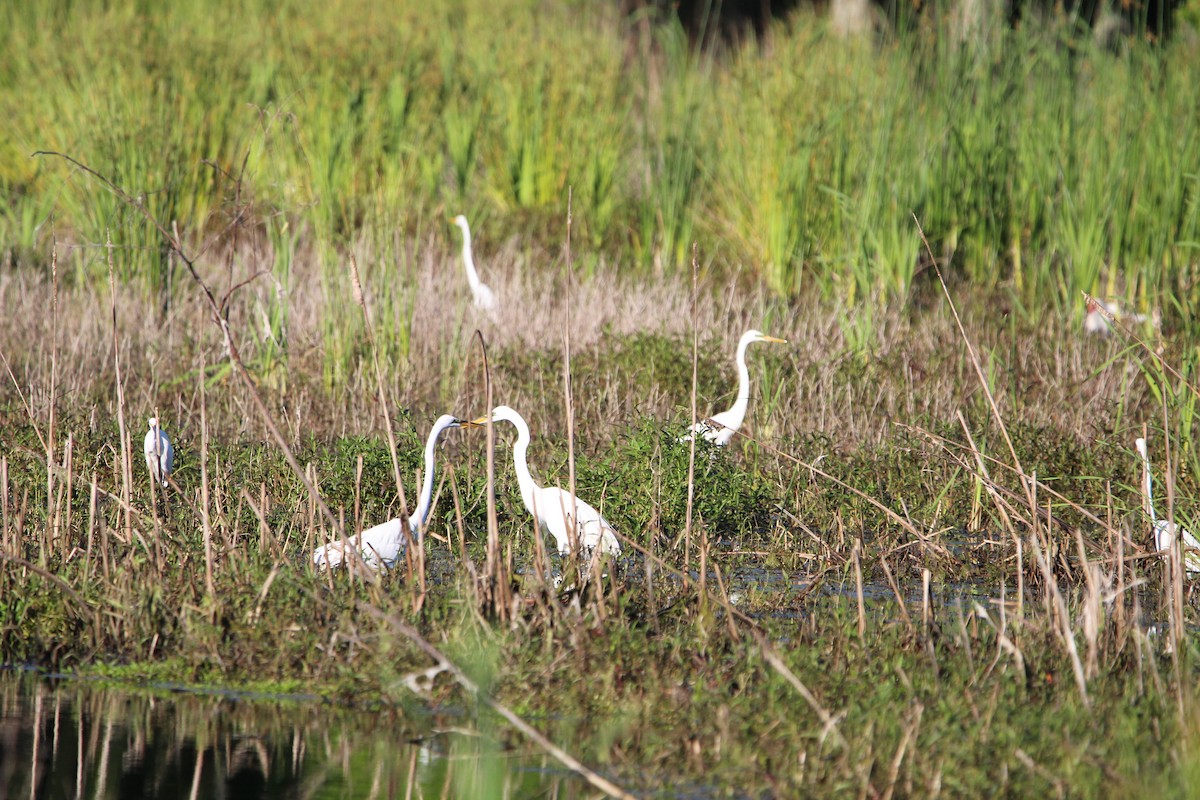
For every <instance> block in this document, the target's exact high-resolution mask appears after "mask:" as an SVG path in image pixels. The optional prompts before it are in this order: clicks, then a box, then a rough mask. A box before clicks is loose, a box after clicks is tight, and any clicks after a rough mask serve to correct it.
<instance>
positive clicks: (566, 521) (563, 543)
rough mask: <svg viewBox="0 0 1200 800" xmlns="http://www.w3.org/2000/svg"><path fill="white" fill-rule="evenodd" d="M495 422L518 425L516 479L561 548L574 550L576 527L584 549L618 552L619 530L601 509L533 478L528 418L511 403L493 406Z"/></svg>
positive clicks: (476, 424)
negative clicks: (570, 530) (573, 539)
mask: <svg viewBox="0 0 1200 800" xmlns="http://www.w3.org/2000/svg"><path fill="white" fill-rule="evenodd" d="M486 422H487V417H480V418H479V419H477V420H472V421H471V422H469V423H467V424H468V425H470V426H472V427H480V426H482V425H484V424H485V423H486ZM492 422H511V423H512V424H513V427H515V428H516V429H517V441H516V443H515V444H514V445H513V465H514V466H515V467H516V470H517V483H518V484H519V485H520V487H521V501H522V502H523V503H525V508H527V509H528V510H529V513H530V514H533V518H534V519H536V520H537V521H538V525H539V526H540V527H541V529H542V530H543V531H547V532H549V533H550V535H551V536H553V537H554V541H555V544H556V545H557V547H558V552H559V553H562V554H566V553H569V552H570V551H571V535H570V533H569V532H568V531H569V529H571V528H574V532H575V539H576V541H577V543H578V546H579V547H580V548H582V550H583V551H584V552H585V553H588V552H591V551H592V550H594V549H595V548H596V547H597V546H599V548H600V550H601V552H604V553H609V554H611V555H619V554H620V552H621V544H620V542H618V541H617V536H616V531H615V529H614V528H613V526H612V525H610V524H609V522H608V520H606V519H605V518H604V517H603V516H601V515H600V512H599V511H597V510H596V509H594V508H592V507H591V506H590V505H588V504H587V503H585V502H584V501H582V500H580V499H579V498H578V497H575V496H574V495H572V494H571V493H570V492H568V491H566V490H565V489H560V488H558V487H557V486H547V487H545V488H543V487H541V486H538V485H537V483H536V482H535V481H534V480H533V475H531V474H530V473H529V463H528V461H526V454H527V453H528V451H529V439H530V437H529V426H528V425H527V424H525V418H524V417H522V416H521V415H520V414H518V413H517V412H516V411H514V410H513V409H511V408H509V407H508V406H496V407H495V408H494V409H492Z"/></svg>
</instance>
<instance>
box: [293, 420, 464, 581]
mask: <svg viewBox="0 0 1200 800" xmlns="http://www.w3.org/2000/svg"><path fill="white" fill-rule="evenodd" d="M461 425H462V420H460V419H457V418H455V417H452V416H450V415H449V414H443V415H442V416H440V417H438V418H437V421H436V422H434V423H433V429H432V430H430V431H429V439H428V440H427V441H426V442H425V481H424V483H423V484H422V485H421V494H420V495H418V496H417V508H416V510H415V511H413V513H412V516H410V517H409V518H408V519H407V520H405V519H404V518H403V517H396V518H395V519H391V520H388V521H387V522H383V523H380V524H379V525H376V526H375V527H373V528H368V529H367V530H365V531H363V532H362V533H360V534H357V535H355V536H351V537H350V538H349V539H347V540H346V541H345V542H341V541H337V542H330V543H329V544H327V545H323V546H321V547H318V548H317V549H316V550H315V551H313V564H315V565H316V566H317V567H318V568H323V567H329V568H333V567H337V566H340V565H341V563H342V562H343V561H344V560H345V559H346V552H345V547H346V546H347V545H348V546H349V547H350V548H351V549H353V550H357V551H358V555H359V557H361V558H362V560H363V561H364V562H365V563H366V564H367V566H369V567H371V568H373V569H380V568H383V569H391V568H392V567H393V566H395V564H396V561H398V560H399V559H400V558H401V557H402V556H403V555H404V548H405V546H407V544H408V540H409V538H411V539H413V541H416V542H419V541H421V537H422V535H423V532H424V530H425V522H426V521H427V520H428V519H429V507H430V504H431V503H432V502H433V476H434V471H435V469H436V460H435V458H434V448H435V447H436V446H437V440H438V437H439V436H441V435H442V431H444V430H446V429H447V428H457V427H460V426H461ZM405 523H407V525H408V535H407V536H406V535H405V530H404V525H405Z"/></svg>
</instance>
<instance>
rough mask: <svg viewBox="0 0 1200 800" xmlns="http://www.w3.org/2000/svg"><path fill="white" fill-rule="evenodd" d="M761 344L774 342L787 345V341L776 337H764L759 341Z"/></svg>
mask: <svg viewBox="0 0 1200 800" xmlns="http://www.w3.org/2000/svg"><path fill="white" fill-rule="evenodd" d="M759 341H760V342H774V343H775V344H787V339H777V338H775V337H774V336H764V337H762V338H761V339H759Z"/></svg>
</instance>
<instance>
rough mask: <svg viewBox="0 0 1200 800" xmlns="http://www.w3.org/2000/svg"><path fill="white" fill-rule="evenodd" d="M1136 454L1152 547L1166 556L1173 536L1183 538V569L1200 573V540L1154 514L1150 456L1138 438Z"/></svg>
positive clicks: (1144, 441)
mask: <svg viewBox="0 0 1200 800" xmlns="http://www.w3.org/2000/svg"><path fill="white" fill-rule="evenodd" d="M1134 444H1136V445H1137V451H1138V454H1139V455H1141V457H1142V491H1143V492H1145V493H1146V505H1147V507H1148V508H1149V510H1150V522H1151V524H1152V525H1153V526H1154V547H1155V549H1157V550H1158V552H1160V553H1162V554H1164V556H1165V555H1166V553H1167V551H1169V550H1170V549H1171V548H1172V547H1174V546H1175V534H1176V533H1178V534H1180V535H1181V536H1182V537H1183V567H1184V569H1185V570H1186V571H1187V574H1188V575H1196V574H1198V573H1200V539H1197V538H1196V537H1195V536H1194V535H1192V532H1191V531H1189V530H1188V529H1187V528H1185V527H1183V526H1182V525H1176V524H1175V523H1174V522H1171V521H1170V520H1167V519H1159V518H1158V517H1157V516H1156V515H1155V513H1154V495H1153V493H1152V492H1151V488H1150V456H1149V455H1148V454H1147V452H1146V440H1145V439H1142V438H1140V437H1139V438H1138V439H1137V441H1136V442H1135V443H1134Z"/></svg>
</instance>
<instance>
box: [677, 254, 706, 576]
mask: <svg viewBox="0 0 1200 800" xmlns="http://www.w3.org/2000/svg"><path fill="white" fill-rule="evenodd" d="M698 253H699V249H698V248H697V246H696V243H695V242H692V424H691V427H690V428H688V430H689V431H690V434H691V435H689V436H688V476H687V511H686V515H685V516H684V524H683V534H684V539H683V567H684V570H685V571H686V570H687V566H688V564H689V563H691V557H692V506H693V503H694V501H695V496H696V436H697V434H698V431H696V429H695V428H696V422H697V419H696V385H697V383H698V381H699V361H700V331H699V326H700V322H699V319H698V316H697V315H698V309H697V302H698V300H699V286H698V284H699V275H700V268H699V264H698V259H697V256H698ZM676 541H678V540H676Z"/></svg>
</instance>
